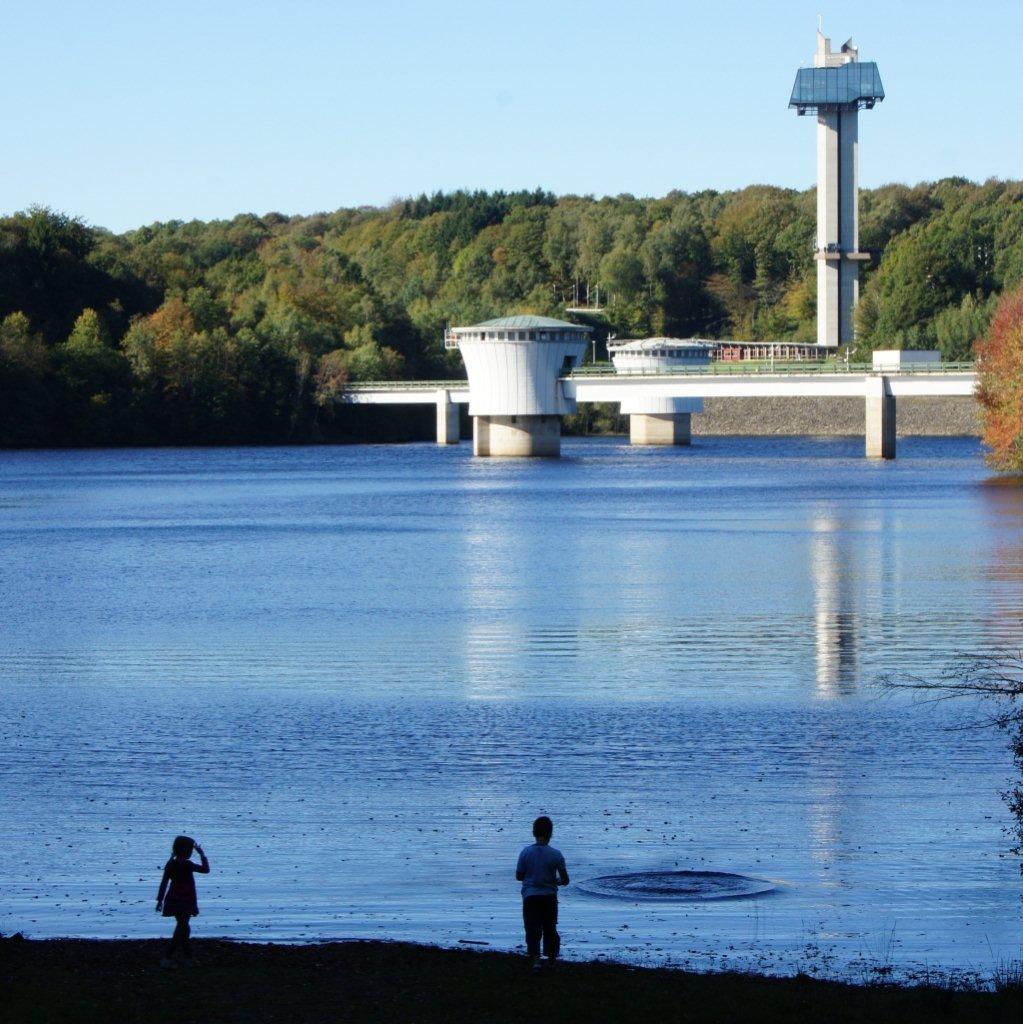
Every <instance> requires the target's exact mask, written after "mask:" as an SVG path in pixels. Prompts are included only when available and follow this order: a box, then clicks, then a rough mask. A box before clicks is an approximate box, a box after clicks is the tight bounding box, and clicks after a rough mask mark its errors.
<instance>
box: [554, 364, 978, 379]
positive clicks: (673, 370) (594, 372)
mask: <svg viewBox="0 0 1023 1024" xmlns="http://www.w3.org/2000/svg"><path fill="white" fill-rule="evenodd" d="M975 369H976V364H974V363H963V362H960V363H916V364H910V365H904V366H897V367H883V368H877V369H875V368H874V366H873V364H872V363H845V362H833V363H824V362H818V361H813V362H781V361H775V362H774V363H773V364H772V363H770V362H766V361H765V362H760V361H757V362H752V361H749V362H747V361H741V362H740V361H736V362H728V361H724V360H722V361H718V362H714V363H708V364H707V365H706V366H687V367H684V368H683V367H677V366H676V367H666V368H664V369H650V370H616V369H615V367H614V366H613V365H612V364H610V363H596V364H593V363H591V364H589V365H587V366H580V367H578V368H577V369H575V370H573V371H572V373H571V374H570V375H569V376H571V377H573V378H576V377H697V376H709V377H713V376H725V377H742V376H768V377H770V376H786V375H800V376H803V375H807V374H814V375H820V374H836V373H842V374H845V373H849V374H864V373H883V374H886V375H888V376H893V375H897V374H907V373H973V372H974V371H975Z"/></svg>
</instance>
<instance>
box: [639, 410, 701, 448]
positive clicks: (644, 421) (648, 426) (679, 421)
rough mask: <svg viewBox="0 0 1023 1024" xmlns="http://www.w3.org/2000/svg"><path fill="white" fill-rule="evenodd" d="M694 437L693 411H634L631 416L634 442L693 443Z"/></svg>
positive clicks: (646, 443)
mask: <svg viewBox="0 0 1023 1024" xmlns="http://www.w3.org/2000/svg"><path fill="white" fill-rule="evenodd" d="M692 437H693V435H692V416H691V413H688V412H668V413H654V412H645V413H644V412H634V413H632V414H630V416H629V441H630V442H631V443H632V444H637V445H682V444H691V443H692Z"/></svg>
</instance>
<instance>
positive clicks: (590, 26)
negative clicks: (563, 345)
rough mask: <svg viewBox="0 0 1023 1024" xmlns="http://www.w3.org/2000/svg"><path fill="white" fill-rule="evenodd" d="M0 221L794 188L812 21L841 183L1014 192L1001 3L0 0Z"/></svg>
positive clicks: (1011, 37)
mask: <svg viewBox="0 0 1023 1024" xmlns="http://www.w3.org/2000/svg"><path fill="white" fill-rule="evenodd" d="M0 11H2V15H0V26H2V31H3V34H4V37H5V40H4V42H5V45H4V58H3V60H2V61H0V96H2V97H3V98H4V102H3V115H4V118H3V119H4V122H5V125H4V127H5V138H6V144H5V145H4V147H3V151H2V155H0V212H3V213H11V212H13V211H16V210H20V209H25V208H26V207H28V206H30V205H32V204H40V205H44V206H49V207H52V208H54V209H57V210H62V211H64V212H66V213H69V214H72V215H74V216H80V217H82V218H83V219H84V220H85V221H87V222H88V223H90V224H95V225H98V226H102V227H107V228H110V229H111V230H114V231H123V230H127V229H129V228H132V227H137V226H139V225H141V224H147V223H152V222H153V221H162V220H171V219H178V220H191V219H193V218H198V219H202V220H208V219H212V218H221V217H231V216H234V215H235V214H237V213H244V212H252V213H267V212H270V211H277V212H280V213H284V214H308V213H313V212H316V211H322V210H334V209H338V208H339V207H351V206H363V205H386V204H387V203H389V202H391V201H392V200H394V199H395V198H399V197H404V196H409V195H418V194H419V193H421V192H433V191H436V190H438V189H443V190H451V189H455V188H469V189H477V188H483V189H519V188H529V189H532V188H537V187H540V188H544V189H549V190H550V191H552V192H555V193H557V194H559V195H560V194H567V193H572V194H580V195H585V194H593V195H598V196H599V195H616V194H619V193H631V194H633V195H637V196H657V195H664V194H665V193H667V192H669V191H671V190H672V189H681V190H684V191H699V190H702V189H708V188H710V189H718V190H725V189H733V188H742V187H744V186H746V185H750V184H772V185H781V186H787V187H793V188H806V187H809V186H811V185H812V184H813V182H814V176H815V139H814V134H815V131H814V121H813V119H812V118H799V117H797V116H796V114H795V112H794V111H791V110H789V109H788V107H787V104H788V97H789V93H790V91H791V89H792V82H793V79H794V77H795V72H796V69H797V68H799V67H800V66H801V65H808V64H809V63H810V61H811V58H812V56H813V51H814V45H815V32H816V28H817V19H818V16H820V17H821V18H822V20H823V26H824V30H825V32H826V34H828V35H830V36H831V37H832V40H833V43H834V45H835V46H836V47H837V46H838V45H840V44H841V43H842V42H843V41H844V40H845V39H847V38H848V37H849V36H852V37H853V38H854V39H855V41H856V43H857V44H858V45H859V47H860V57H861V59H863V60H876V61H877V62H878V65H879V68H880V72H881V79H882V82H883V83H884V88H885V92H886V94H887V98H886V99H885V101H884V102H883V103H881V104H879V105H878V106H877V107H876V108H875V109H874V110H872V111H866V112H864V113H862V114H861V115H860V183H861V185H862V186H864V187H871V186H875V185H879V184H883V183H885V182H890V181H903V182H908V183H913V182H917V181H923V180H934V179H937V178H941V177H946V176H949V175H962V176H964V177H967V178H971V179H974V180H979V181H983V180H984V179H986V178H989V177H999V178H1020V177H1023V131H1021V130H1020V126H1021V125H1023V80H1021V76H1020V70H1019V69H1020V66H1021V64H1023V53H1021V51H1023V0H1012V2H1008V0H979V2H975V3H972V4H971V3H964V2H963V0H955V2H948V0H927V2H922V0H884V2H877V0H860V2H857V3H849V2H832V0H813V2H802V0H761V2H752V0H747V2H738V0H703V2H700V3H692V2H689V0H673V2H672V0H628V2H621V0H618V2H610V0H590V2H588V3H583V2H576V0H547V2H537V0H515V2H509V3H501V4H499V3H494V2H490V0H475V2H466V0H434V2H430V0H408V2H405V3H400V2H396V0H362V2H358V3H353V2H349V0H334V2H326V0H289V2H283V0H249V2H246V3H242V2H239V0H206V2H204V3H198V2H194V0H174V2H170V0H162V2H152V0H133V2H130V3H125V2H119V0H112V2H105V0H89V2H79V0H67V2H63V3H56V2H50V0H33V2H28V0H22V2H18V3H15V2H13V0H9V2H8V3H6V4H4V5H3V7H0Z"/></svg>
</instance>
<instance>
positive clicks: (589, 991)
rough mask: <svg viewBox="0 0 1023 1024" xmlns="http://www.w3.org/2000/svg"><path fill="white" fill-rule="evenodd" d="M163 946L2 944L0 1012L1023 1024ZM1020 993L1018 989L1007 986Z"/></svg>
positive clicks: (798, 978)
mask: <svg viewBox="0 0 1023 1024" xmlns="http://www.w3.org/2000/svg"><path fill="white" fill-rule="evenodd" d="M166 947H167V942H166V940H165V939H135V940H122V939H25V938H22V937H20V936H19V935H16V936H12V937H7V938H0V1010H3V1011H4V1014H5V1019H8V1020H11V1021H18V1022H19V1024H33V1022H39V1024H43V1022H46V1024H64V1022H67V1024H77V1022H86V1021H95V1020H104V1021H118V1022H124V1024H135V1022H138V1024H143V1022H153V1024H163V1022H168V1024H169V1022H171V1021H174V1022H177V1021H193V1020H194V1021H212V1022H221V1021H247V1022H252V1024H264V1022H265V1024H269V1022H277V1021H305V1022H315V1021H328V1020H329V1021H337V1020H353V1021H354V1020H359V1021H377V1020H379V1021H416V1022H418V1024H432V1022H440V1021H461V1020H465V1021H472V1020H480V1021H488V1022H501V1021H528V1020H541V1019H542V1020H544V1021H590V1020H593V1021H599V1020H607V1021H623V1022H629V1021H637V1022H639V1021H642V1022H644V1024H649V1022H650V1021H661V1020H668V1019H683V1018H684V1019H685V1020H687V1021H718V1020H743V1021H764V1022H773V1021H779V1022H780V1021H792V1020H808V1021H817V1020H828V1021H871V1022H874V1021H888V1020H891V1021H900V1022H914V1021H920V1022H924V1021H934V1020H946V1019H947V1020H952V1019H955V1020H957V1021H974V1020H976V1021H985V1022H989V1024H998V1022H1001V1021H1005V1022H1009V1021H1016V1020H1019V1019H1020V1016H1021V1014H1023V987H1021V986H1020V979H1019V977H1018V975H1017V976H1016V977H1015V979H1012V978H1010V979H1007V981H1008V982H1010V983H1009V984H1006V985H1003V986H1002V988H1001V989H1000V990H998V991H982V990H979V989H978V988H976V987H972V986H970V985H968V984H963V983H961V982H960V983H956V981H955V980H954V979H937V983H933V982H932V983H929V984H928V983H925V984H918V985H898V984H893V983H890V982H884V981H879V982H876V983H872V984H855V983H852V982H838V981H827V980H817V979H815V978H811V977H810V976H808V975H805V974H797V975H795V976H789V977H776V976H768V975H762V974H755V973H738V972H710V973H697V972H692V971H686V970H681V969H678V968H668V967H636V966H631V965H629V964H623V963H618V962H615V961H609V960H588V961H564V962H562V963H559V964H558V965H557V967H556V969H554V970H550V969H547V968H546V967H545V969H544V971H542V972H541V973H540V975H539V976H533V975H532V974H531V973H530V971H529V969H528V961H527V959H526V958H525V957H524V956H523V955H522V954H516V953H508V952H499V951H490V950H481V949H479V948H461V947H459V948H442V947H439V946H429V945H418V944H413V943H408V942H389V941H380V940H374V941H358V940H347V941H345V940H340V941H332V942H319V943H311V944H302V945H297V944H296V945H292V944H287V945H282V944H274V943H266V944H262V943H248V942H240V941H237V940H218V939H196V940H194V941H193V950H194V957H195V961H196V966H194V967H186V966H183V965H182V966H179V967H176V968H174V969H166V968H161V967H160V966H159V961H160V958H161V956H162V955H163V952H164V950H165V949H166ZM1013 980H1014V982H1015V983H1014V984H1013V983H1011V982H1012V981H1013Z"/></svg>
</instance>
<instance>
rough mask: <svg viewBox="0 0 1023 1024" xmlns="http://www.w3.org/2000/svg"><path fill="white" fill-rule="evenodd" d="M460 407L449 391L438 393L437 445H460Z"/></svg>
mask: <svg viewBox="0 0 1023 1024" xmlns="http://www.w3.org/2000/svg"><path fill="white" fill-rule="evenodd" d="M458 440H459V425H458V405H457V403H455V402H452V401H451V396H450V395H449V394H448V392H447V391H438V392H437V444H458Z"/></svg>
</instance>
